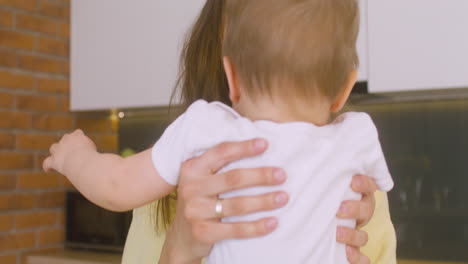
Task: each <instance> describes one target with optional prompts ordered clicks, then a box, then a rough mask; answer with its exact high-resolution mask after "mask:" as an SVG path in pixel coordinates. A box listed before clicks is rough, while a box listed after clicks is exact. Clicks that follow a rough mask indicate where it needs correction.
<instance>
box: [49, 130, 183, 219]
mask: <svg viewBox="0 0 468 264" xmlns="http://www.w3.org/2000/svg"><path fill="white" fill-rule="evenodd" d="M50 154H51V156H50V157H48V158H47V159H45V160H44V163H43V167H44V170H46V171H49V170H52V169H53V170H56V171H57V172H59V173H61V174H63V175H65V176H67V178H68V179H69V180H70V182H71V183H72V184H73V185H74V186H75V187H76V188H77V189H78V190H79V191H80V192H81V193H82V194H83V195H84V196H86V197H87V198H88V199H89V200H90V201H92V202H93V203H95V204H97V205H99V206H101V207H104V208H106V209H109V210H113V211H127V210H130V209H133V208H135V207H138V206H141V205H144V204H146V203H148V202H151V201H153V200H157V199H159V198H161V197H164V196H166V195H167V194H169V193H171V192H172V191H173V190H174V189H175V187H174V186H172V185H169V184H168V183H166V182H165V181H164V179H162V177H161V176H159V173H158V172H157V171H156V169H155V168H154V166H153V163H152V161H151V150H147V151H144V152H141V153H139V154H137V155H134V156H131V157H128V158H122V157H120V156H118V155H115V154H101V153H98V152H97V150H96V145H95V144H94V142H93V141H92V140H91V139H89V138H88V137H87V136H85V134H84V133H83V132H82V131H81V130H76V131H75V132H73V133H71V134H67V135H65V136H63V137H62V139H61V140H60V142H58V143H55V144H53V145H52V146H51V147H50Z"/></svg>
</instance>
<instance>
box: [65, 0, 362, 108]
mask: <svg viewBox="0 0 468 264" xmlns="http://www.w3.org/2000/svg"><path fill="white" fill-rule="evenodd" d="M360 1H361V3H362V4H361V9H362V18H361V32H360V35H359V40H358V51H359V57H360V61H361V66H360V69H359V79H360V80H362V81H365V80H367V42H366V41H367V17H366V13H367V12H366V8H367V3H366V2H367V0H360ZM204 3H205V1H204V0H190V1H175V0H170V1H167V0H138V1H128V0H99V1H96V0H72V25H71V26H72V37H71V108H72V110H75V111H82V110H99V109H110V108H138V107H148V106H150V107H154V106H165V105H168V104H169V101H170V96H171V93H172V91H173V88H174V86H175V82H176V78H177V74H178V69H179V68H178V67H179V54H180V50H181V47H182V43H183V39H184V36H185V34H186V32H187V31H188V29H189V28H190V26H191V24H192V23H193V21H194V20H195V18H196V16H197V15H198V14H199V12H200V10H201V8H202V6H203V4H204Z"/></svg>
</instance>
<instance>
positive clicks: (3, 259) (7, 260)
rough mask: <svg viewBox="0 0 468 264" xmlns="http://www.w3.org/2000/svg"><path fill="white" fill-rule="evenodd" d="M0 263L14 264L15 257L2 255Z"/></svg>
mask: <svg viewBox="0 0 468 264" xmlns="http://www.w3.org/2000/svg"><path fill="white" fill-rule="evenodd" d="M0 263H2V264H16V255H3V256H0Z"/></svg>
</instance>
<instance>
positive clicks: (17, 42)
mask: <svg viewBox="0 0 468 264" xmlns="http://www.w3.org/2000/svg"><path fill="white" fill-rule="evenodd" d="M0 46H4V47H9V48H15V49H24V50H32V49H33V47H34V37H33V36H32V35H30V34H27V33H20V32H15V31H10V30H4V29H0Z"/></svg>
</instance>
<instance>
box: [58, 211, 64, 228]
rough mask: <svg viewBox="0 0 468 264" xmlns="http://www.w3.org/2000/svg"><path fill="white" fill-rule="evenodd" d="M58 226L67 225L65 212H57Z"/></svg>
mask: <svg viewBox="0 0 468 264" xmlns="http://www.w3.org/2000/svg"><path fill="white" fill-rule="evenodd" d="M57 224H58V225H59V226H63V225H65V211H64V210H60V211H59V212H57Z"/></svg>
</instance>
